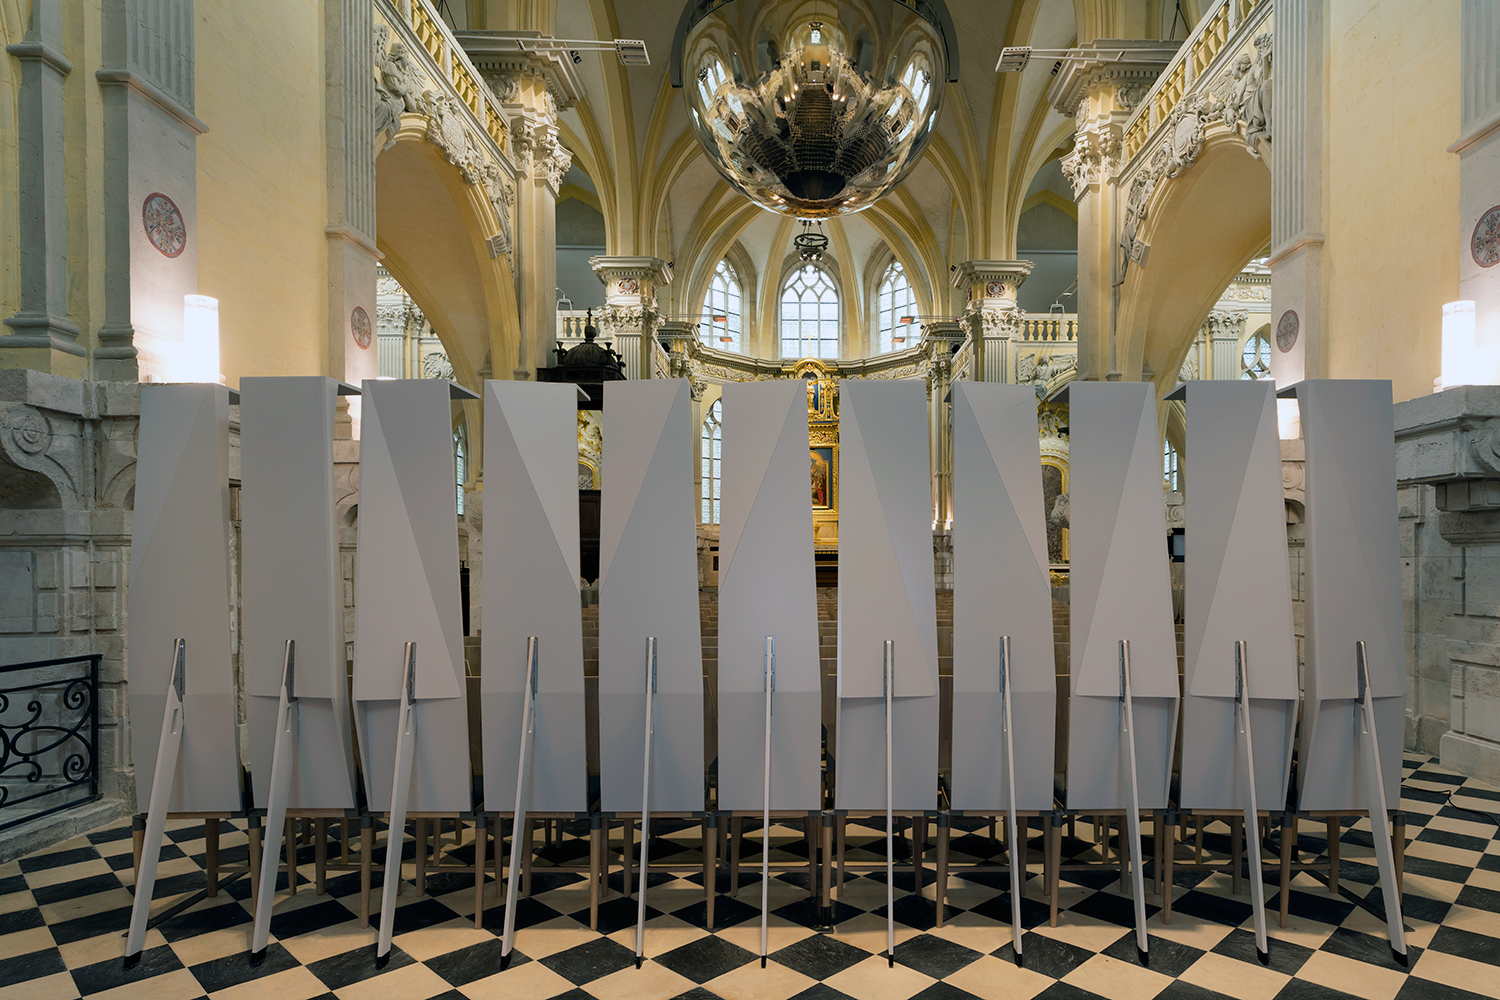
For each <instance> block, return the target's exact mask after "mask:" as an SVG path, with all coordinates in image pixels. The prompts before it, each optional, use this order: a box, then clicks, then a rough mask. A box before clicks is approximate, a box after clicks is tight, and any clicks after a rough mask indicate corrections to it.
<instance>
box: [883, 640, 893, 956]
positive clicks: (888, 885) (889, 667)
mask: <svg viewBox="0 0 1500 1000" xmlns="http://www.w3.org/2000/svg"><path fill="white" fill-rule="evenodd" d="M884 679H885V957H886V964H887V965H888V966H891V967H895V965H896V817H895V812H894V810H893V809H892V805H891V798H892V793H891V785H892V782H891V699H892V698H894V697H895V692H896V643H895V642H894V641H892V640H890V639H887V640H886V641H885V669H884Z"/></svg>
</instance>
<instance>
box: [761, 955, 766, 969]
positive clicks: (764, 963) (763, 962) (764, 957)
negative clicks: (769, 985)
mask: <svg viewBox="0 0 1500 1000" xmlns="http://www.w3.org/2000/svg"><path fill="white" fill-rule="evenodd" d="M760 967H761V968H762V969H764V968H765V967H766V956H764V955H762V956H760Z"/></svg>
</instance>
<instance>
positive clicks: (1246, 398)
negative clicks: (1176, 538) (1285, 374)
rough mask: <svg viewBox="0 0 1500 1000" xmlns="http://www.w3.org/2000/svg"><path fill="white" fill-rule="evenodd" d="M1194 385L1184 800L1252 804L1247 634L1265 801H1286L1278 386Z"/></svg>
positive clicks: (1214, 806) (1190, 394) (1289, 650)
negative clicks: (1240, 700)
mask: <svg viewBox="0 0 1500 1000" xmlns="http://www.w3.org/2000/svg"><path fill="white" fill-rule="evenodd" d="M1185 388H1186V400H1187V440H1186V453H1187V454H1188V455H1190V456H1192V463H1193V466H1192V477H1193V487H1192V503H1191V504H1189V505H1188V512H1189V513H1188V517H1189V518H1190V523H1189V525H1188V532H1187V536H1186V537H1187V560H1186V565H1185V567H1184V568H1185V570H1186V573H1185V582H1186V587H1185V589H1186V608H1185V612H1186V613H1185V619H1186V629H1185V636H1184V639H1185V642H1184V647H1185V648H1184V653H1185V656H1184V671H1185V681H1184V684H1183V688H1184V693H1185V701H1184V704H1183V707H1182V788H1181V793H1180V796H1179V801H1180V803H1181V805H1182V806H1183V808H1186V809H1204V810H1234V809H1238V808H1240V807H1241V806H1242V805H1243V804H1244V802H1245V791H1246V788H1245V784H1244V782H1245V778H1244V770H1243V764H1242V763H1240V762H1239V758H1238V757H1237V746H1238V740H1236V739H1235V738H1234V734H1235V732H1236V729H1237V726H1238V723H1237V720H1236V715H1235V702H1236V697H1237V695H1238V691H1239V688H1238V686H1237V684H1236V679H1235V656H1236V653H1235V644H1236V643H1237V642H1238V641H1240V640H1244V641H1245V643H1246V654H1247V655H1246V661H1247V662H1246V665H1245V676H1246V679H1247V680H1248V687H1249V696H1250V721H1251V727H1250V731H1251V735H1252V739H1253V746H1254V753H1255V793H1256V794H1255V800H1256V802H1257V803H1258V804H1259V806H1260V808H1262V809H1278V808H1280V807H1281V806H1282V805H1283V804H1284V803H1285V802H1286V792H1287V779H1288V776H1289V774H1290V768H1291V754H1292V737H1293V733H1294V729H1295V725H1296V719H1297V696H1298V693H1297V647H1296V642H1295V639H1294V638H1293V635H1292V591H1291V575H1290V570H1289V566H1288V562H1287V550H1286V546H1285V545H1283V544H1281V539H1282V538H1283V537H1284V535H1285V532H1286V504H1285V502H1284V500H1283V499H1282V488H1281V441H1280V438H1279V436H1278V433H1277V426H1276V399H1275V387H1274V386H1273V385H1272V384H1271V383H1270V382H1269V381H1234V382H1231V381H1200V382H1190V383H1188V384H1187V386H1186V387H1185Z"/></svg>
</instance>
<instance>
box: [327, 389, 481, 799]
mask: <svg viewBox="0 0 1500 1000" xmlns="http://www.w3.org/2000/svg"><path fill="white" fill-rule="evenodd" d="M363 389H364V398H363V402H362V416H361V427H362V437H361V441H360V463H359V466H360V469H359V473H360V484H359V550H358V558H357V562H356V569H355V588H354V605H355V607H354V701H355V709H356V711H355V722H356V726H357V728H358V731H359V740H360V750H361V760H362V761H363V763H364V774H365V790H366V794H367V795H368V797H369V803H370V808H371V809H372V810H374V811H375V812H386V811H388V810H389V809H390V807H391V780H392V777H393V775H394V771H395V753H396V735H397V733H396V727H397V722H398V719H399V715H400V707H401V694H402V692H401V679H402V675H403V669H404V663H403V655H404V649H405V644H406V643H408V642H415V643H416V664H417V666H416V675H415V690H416V702H417V708H416V714H417V719H418V722H419V732H420V736H419V738H418V741H417V744H416V758H415V764H414V767H413V775H412V782H411V799H410V801H409V803H408V806H407V808H408V809H410V810H411V811H413V812H430V811H441V812H462V811H466V810H468V809H470V808H471V807H472V805H473V802H472V797H473V795H472V790H471V786H470V767H469V718H468V709H467V701H466V693H465V689H464V658H463V635H462V631H463V626H462V618H461V610H460V607H459V587H458V502H457V496H456V494H455V491H454V475H453V472H454V470H453V418H452V408H451V404H450V398H451V394H452V393H453V391H454V390H455V389H457V387H456V386H454V385H453V384H452V383H450V382H446V381H442V380H439V379H405V380H389V381H387V380H376V379H369V380H366V381H365V382H364V387H363ZM457 391H458V392H464V391H465V390H462V389H458V390H457Z"/></svg>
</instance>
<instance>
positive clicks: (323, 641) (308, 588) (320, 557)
mask: <svg viewBox="0 0 1500 1000" xmlns="http://www.w3.org/2000/svg"><path fill="white" fill-rule="evenodd" d="M338 390H339V383H338V382H336V381H334V380H333V379H331V378H323V377H319V376H309V377H296V378H245V379H241V380H240V469H241V487H240V524H241V529H240V530H241V540H242V545H241V548H242V552H243V554H242V556H241V559H240V572H241V585H240V600H241V614H242V622H243V624H242V630H243V631H242V635H243V638H244V675H245V694H246V698H245V702H246V706H245V711H246V716H247V723H248V728H249V736H250V762H251V775H252V777H253V779H254V780H253V782H252V785H253V787H254V791H255V804H256V806H257V807H259V808H265V806H266V804H267V793H268V789H269V787H270V777H271V760H272V755H273V750H274V748H275V742H276V732H275V729H276V718H277V707H278V697H279V695H280V692H281V682H282V666H283V661H284V656H285V649H286V642H287V640H288V639H291V640H293V641H294V650H295V654H294V661H293V662H294V676H295V685H294V688H293V690H292V695H293V696H294V697H295V698H296V699H297V701H298V711H297V713H296V715H295V718H296V720H297V732H296V733H295V734H294V736H295V740H296V743H297V748H298V752H297V754H296V758H295V760H296V769H295V770H294V771H293V772H292V774H291V779H290V791H289V793H288V798H287V805H288V806H290V807H291V808H293V809H352V808H353V807H354V804H355V794H354V792H355V780H356V779H355V771H354V751H353V741H352V738H351V732H350V723H349V687H348V680H347V673H346V667H345V658H344V600H343V574H342V573H341V572H340V568H339V554H338V546H339V536H338V527H337V525H336V524H335V520H334V518H335V512H334V505H335V497H334V485H333V417H334V404H335V402H336V400H337V394H338Z"/></svg>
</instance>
